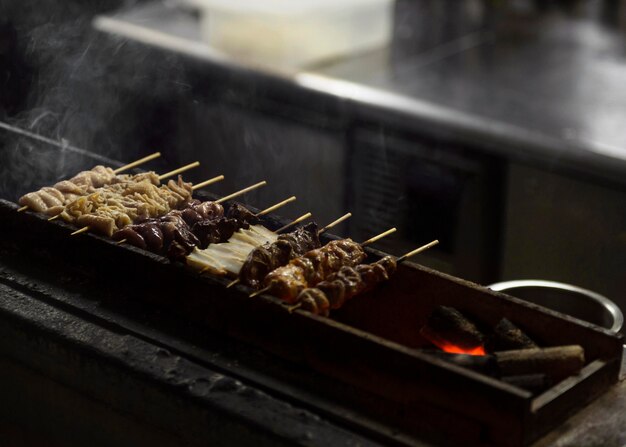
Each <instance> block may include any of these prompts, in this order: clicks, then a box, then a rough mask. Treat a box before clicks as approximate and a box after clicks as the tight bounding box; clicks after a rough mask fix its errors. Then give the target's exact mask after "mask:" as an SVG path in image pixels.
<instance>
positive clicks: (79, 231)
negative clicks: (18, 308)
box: [70, 227, 89, 236]
mask: <svg viewBox="0 0 626 447" xmlns="http://www.w3.org/2000/svg"><path fill="white" fill-rule="evenodd" d="M87 231H89V227H83V228H81V229H80V230H76V231H74V232H73V233H71V234H70V236H76V235H77V234H81V233H86V232H87Z"/></svg>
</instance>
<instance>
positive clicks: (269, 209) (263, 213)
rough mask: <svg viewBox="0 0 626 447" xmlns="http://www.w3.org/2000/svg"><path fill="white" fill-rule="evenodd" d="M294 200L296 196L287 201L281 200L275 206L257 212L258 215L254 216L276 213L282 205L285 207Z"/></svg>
mask: <svg viewBox="0 0 626 447" xmlns="http://www.w3.org/2000/svg"><path fill="white" fill-rule="evenodd" d="M294 200H296V196H291V197H289V198H288V199H285V200H283V201H282V202H278V203H277V204H276V205H272V206H270V207H269V208H265V209H264V210H263V211H259V212H258V213H256V214H255V217H261V216H265V215H266V214H269V213H271V212H272V211H276V210H277V209H278V208H281V207H283V206H284V205H287V204H288V203H290V202H293V201H294Z"/></svg>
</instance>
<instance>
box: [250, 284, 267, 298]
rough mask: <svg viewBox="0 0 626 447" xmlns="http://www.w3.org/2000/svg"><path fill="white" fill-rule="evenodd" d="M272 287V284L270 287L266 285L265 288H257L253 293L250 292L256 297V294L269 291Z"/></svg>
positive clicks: (251, 296) (252, 296) (251, 295)
mask: <svg viewBox="0 0 626 447" xmlns="http://www.w3.org/2000/svg"><path fill="white" fill-rule="evenodd" d="M270 288H271V287H270V286H268V287H264V288H263V289H261V290H257V291H256V292H254V293H251V294H250V298H254V297H255V296H259V295H261V294H262V293H265V292H267V291H269V290H270Z"/></svg>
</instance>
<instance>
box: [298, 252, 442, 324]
mask: <svg viewBox="0 0 626 447" xmlns="http://www.w3.org/2000/svg"><path fill="white" fill-rule="evenodd" d="M438 243H439V241H436V240H435V241H432V242H430V243H428V244H426V245H423V246H421V247H419V248H417V249H415V250H412V251H410V252H409V253H407V254H405V255H403V256H400V257H399V258H398V259H394V258H393V257H392V256H385V257H384V258H381V259H380V260H378V261H376V262H374V263H372V264H361V265H357V266H344V267H341V269H339V271H338V272H336V273H333V274H331V275H330V276H329V277H328V278H326V279H325V280H324V281H322V282H320V283H319V284H317V286H316V287H309V288H306V289H304V290H303V291H302V292H300V294H299V295H298V297H297V299H296V301H297V302H298V304H296V306H298V307H300V308H302V309H303V310H308V311H309V312H311V313H314V314H316V315H323V316H328V314H329V312H330V309H338V308H340V307H341V306H343V304H344V303H345V302H346V300H348V299H351V298H353V297H354V296H356V295H358V294H360V293H365V292H367V291H369V290H371V289H373V288H374V287H375V286H376V285H378V284H379V283H381V282H383V281H387V280H388V279H389V277H390V276H391V275H393V274H394V273H395V271H396V267H397V264H398V263H400V262H403V261H404V260H406V259H408V258H410V257H411V256H413V255H416V254H418V253H421V252H422V251H424V250H427V249H429V248H430V247H432V246H434V245H436V244H438Z"/></svg>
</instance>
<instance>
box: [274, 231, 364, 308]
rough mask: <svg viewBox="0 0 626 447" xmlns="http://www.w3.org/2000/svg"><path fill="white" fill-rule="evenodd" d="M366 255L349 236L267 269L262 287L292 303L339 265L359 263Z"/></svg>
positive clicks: (339, 267)
mask: <svg viewBox="0 0 626 447" xmlns="http://www.w3.org/2000/svg"><path fill="white" fill-rule="evenodd" d="M366 256H367V255H366V254H365V251H363V248H362V247H361V245H360V244H358V243H356V242H354V241H353V240H352V239H340V240H336V241H331V242H329V243H328V244H326V245H325V246H323V247H321V248H317V249H315V250H311V251H309V252H307V253H305V254H304V255H303V256H300V257H298V258H295V259H292V260H291V261H289V264H287V265H285V266H283V267H279V268H277V269H276V270H274V271H272V272H270V273H269V274H268V275H267V276H266V277H265V281H264V286H265V287H267V288H268V293H270V294H272V295H274V296H276V297H278V298H280V299H282V300H284V301H286V302H288V303H294V302H296V300H297V298H298V295H299V294H300V292H302V290H304V289H306V288H307V287H315V286H316V285H317V284H318V283H320V282H321V281H323V280H324V279H326V278H327V277H328V276H329V275H330V274H332V273H335V272H337V271H339V270H340V269H341V267H343V266H355V265H358V264H360V263H361V262H363V260H365V258H366Z"/></svg>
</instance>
